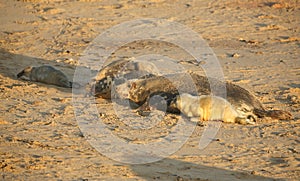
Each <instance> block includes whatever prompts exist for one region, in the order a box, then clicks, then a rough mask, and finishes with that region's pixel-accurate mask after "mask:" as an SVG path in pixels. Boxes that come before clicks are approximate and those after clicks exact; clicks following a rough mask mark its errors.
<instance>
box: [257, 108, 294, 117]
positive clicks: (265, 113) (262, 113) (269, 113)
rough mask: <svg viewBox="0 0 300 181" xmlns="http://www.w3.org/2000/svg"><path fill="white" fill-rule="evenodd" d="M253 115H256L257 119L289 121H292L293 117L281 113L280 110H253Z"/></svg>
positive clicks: (285, 112) (286, 112) (283, 112)
mask: <svg viewBox="0 0 300 181" xmlns="http://www.w3.org/2000/svg"><path fill="white" fill-rule="evenodd" d="M254 114H256V115H257V116H258V117H260V118H263V117H270V118H273V119H279V120H291V119H293V116H292V114H291V113H289V112H288V111H282V110H262V109H254Z"/></svg>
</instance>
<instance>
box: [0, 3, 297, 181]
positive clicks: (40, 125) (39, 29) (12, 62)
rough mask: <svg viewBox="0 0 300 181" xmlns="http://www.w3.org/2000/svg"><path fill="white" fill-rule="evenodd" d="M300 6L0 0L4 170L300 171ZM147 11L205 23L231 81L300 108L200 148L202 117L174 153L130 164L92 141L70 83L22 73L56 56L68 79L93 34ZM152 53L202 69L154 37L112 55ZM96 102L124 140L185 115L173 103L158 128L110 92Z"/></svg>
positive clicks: (225, 130) (141, 137) (175, 176)
mask: <svg viewBox="0 0 300 181" xmlns="http://www.w3.org/2000/svg"><path fill="white" fill-rule="evenodd" d="M299 5H300V3H299V1H297V0H296V1H292V0H285V1H284V0H277V1H262V0H256V1H248V0H247V1H238V0H230V1H221V0H220V1H219V0H218V1H188V0H186V1H171V0H170V1H169V0H150V1H124V0H120V1H116V0H114V1H106V0H104V1H97V0H90V1H88V0H86V1H85V0H79V1H70V2H64V1H60V0H56V1H38V0H21V1H0V14H1V15H0V27H1V28H0V29H1V31H0V45H1V47H0V77H1V78H0V97H1V105H0V112H1V114H0V127H1V128H0V154H1V159H0V172H1V177H0V179H1V180H298V179H299V177H300V169H299V168H300V147H299V140H300V139H299V138H300V129H299V127H300V111H299V110H300V106H299V103H300V60H299V57H300V56H299V46H300V43H299V41H300V35H299V24H300V6H299ZM141 18H162V19H166V20H169V21H174V22H178V23H181V24H183V25H185V26H187V27H189V28H190V29H192V30H193V31H194V32H196V33H198V34H200V35H201V36H202V37H203V38H204V39H205V40H206V41H207V43H208V44H209V46H210V47H211V48H212V50H213V51H214V52H215V54H216V56H217V57H218V60H219V62H220V65H221V67H222V69H223V73H224V77H225V79H226V80H227V81H230V82H233V83H235V84H238V85H240V86H242V87H244V88H246V89H247V90H249V91H251V92H252V93H253V94H254V95H255V96H257V98H258V99H259V100H260V101H261V102H262V103H263V105H264V106H265V107H266V108H268V109H282V110H286V111H290V112H291V113H292V114H293V116H294V119H293V120H281V121H278V120H270V119H264V120H262V121H261V122H260V123H259V124H256V125H249V126H242V125H237V124H222V125H221V127H220V129H219V131H218V133H217V135H216V136H215V137H214V138H213V141H212V142H211V143H210V144H209V145H208V146H207V147H206V148H205V149H202V150H200V149H199V147H198V144H199V140H200V137H201V134H202V133H203V130H204V129H205V127H203V126H197V127H196V128H195V131H194V133H193V134H192V135H191V136H190V138H189V140H188V141H187V142H186V144H184V146H183V147H181V148H180V149H179V150H178V151H176V152H175V153H174V154H171V155H169V156H167V157H166V158H164V159H162V160H160V161H157V162H154V163H147V164H136V165H133V164H125V163H121V162H117V161H115V160H113V159H110V158H108V157H106V156H105V155H104V154H102V153H100V152H98V151H97V150H96V149H95V148H94V147H93V146H91V145H90V144H89V143H88V141H87V139H86V138H85V137H84V134H83V133H82V131H80V128H79V126H78V123H77V120H76V118H75V114H74V106H73V102H72V89H67V88H61V87H57V86H52V85H46V84H42V83H36V82H28V81H24V80H20V79H17V78H16V74H17V73H18V72H19V71H21V70H22V69H23V68H24V67H26V66H28V65H36V66H38V65H43V64H49V65H52V66H55V67H56V68H59V69H60V70H62V71H64V72H65V73H66V74H67V76H68V77H69V78H70V80H72V78H73V75H74V71H75V69H76V67H77V66H82V67H84V68H86V69H88V68H89V67H86V65H83V64H80V62H79V59H80V57H81V56H82V55H83V54H84V50H85V49H86V48H87V47H88V45H89V44H90V43H91V42H92V41H93V40H94V38H96V37H97V36H98V35H99V34H100V33H102V32H104V31H106V30H107V29H109V28H111V27H113V26H114V25H118V24H120V23H122V22H126V21H131V20H137V19H141ZM118 36H120V37H121V36H126V32H124V33H123V34H118ZM147 53H156V54H162V55H165V56H169V57H171V58H173V59H175V60H178V62H181V63H180V64H182V65H184V67H185V68H186V69H189V68H191V69H194V71H197V70H199V72H201V71H200V69H197V68H195V65H194V64H193V61H192V60H193V58H192V57H191V56H190V55H189V54H188V53H187V52H185V51H183V50H181V49H180V48H178V47H176V46H173V45H170V44H168V43H162V42H153V41H150V40H149V41H142V42H132V43H130V44H128V45H126V46H123V47H121V48H120V49H118V50H117V51H116V52H115V54H114V55H113V56H111V57H110V59H111V60H118V59H120V60H122V59H126V58H131V57H136V56H140V55H143V54H147ZM187 60H191V61H187ZM182 62H183V63H182ZM94 71H96V70H94ZM96 105H97V108H98V111H99V113H100V115H101V118H102V120H103V122H104V123H105V124H106V125H107V126H108V127H109V129H110V130H111V131H113V132H114V134H115V135H118V136H120V137H122V138H124V139H125V138H126V139H127V142H128V143H138V144H141V145H143V144H147V143H148V142H149V141H153V140H154V141H155V140H157V139H158V138H164V137H165V136H166V135H167V134H168V133H169V130H171V129H172V127H173V126H174V125H176V123H177V119H178V118H180V116H178V115H171V114H168V115H166V116H165V117H164V118H163V120H162V121H161V122H159V123H158V124H157V126H155V128H153V129H149V130H146V131H144V132H143V131H139V130H130V129H128V126H127V125H126V124H124V123H123V122H120V121H118V118H117V117H116V115H115V112H114V109H113V105H112V104H111V102H110V101H107V100H104V99H97V100H96ZM129 111H130V110H129ZM95 114H96V113H95ZM125 114H126V112H125ZM150 120H151V119H150ZM108 147H109V146H108ZM109 149H113V147H111V148H110V147H109ZM158 149H159V148H158ZM121 151H122V150H120V152H121ZM129 155H130V154H129Z"/></svg>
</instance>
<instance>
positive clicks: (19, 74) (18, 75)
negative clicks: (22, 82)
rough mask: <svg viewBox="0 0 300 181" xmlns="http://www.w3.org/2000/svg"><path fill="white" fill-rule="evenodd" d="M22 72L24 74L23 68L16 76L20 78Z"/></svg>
mask: <svg viewBox="0 0 300 181" xmlns="http://www.w3.org/2000/svg"><path fill="white" fill-rule="evenodd" d="M23 74H24V70H23V71H22V72H20V73H18V74H17V77H18V78H20V77H22V75H23Z"/></svg>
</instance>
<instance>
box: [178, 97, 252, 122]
mask: <svg viewBox="0 0 300 181" xmlns="http://www.w3.org/2000/svg"><path fill="white" fill-rule="evenodd" d="M174 104H175V106H176V107H177V108H178V109H179V110H180V111H181V113H183V114H184V115H185V116H187V117H191V118H194V117H199V118H200V120H201V121H210V120H221V121H223V122H225V123H240V124H255V118H254V117H255V116H254V115H252V114H249V115H241V114H239V113H238V112H237V111H236V110H235V109H234V108H233V106H232V105H231V104H230V103H229V102H228V101H226V100H225V99H223V98H221V97H217V96H209V95H202V96H192V95H190V94H186V93H183V94H180V95H178V96H177V99H176V101H175V103H174Z"/></svg>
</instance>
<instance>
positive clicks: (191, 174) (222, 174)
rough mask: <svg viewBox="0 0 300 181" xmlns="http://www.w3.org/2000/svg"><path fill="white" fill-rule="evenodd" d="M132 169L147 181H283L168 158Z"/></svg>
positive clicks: (135, 166)
mask: <svg viewBox="0 0 300 181" xmlns="http://www.w3.org/2000/svg"><path fill="white" fill-rule="evenodd" d="M130 168H131V169H132V171H134V172H135V173H136V174H137V176H138V177H141V178H143V179H145V180H182V181H185V180H199V181H215V180H225V181H226V180H228V181H237V180H249V181H250V180H251V181H254V180H255V181H271V180H272V181H274V180H281V179H274V178H270V177H263V176H259V175H255V174H251V173H247V172H239V171H231V170H225V169H221V168H216V167H209V166H204V165H199V164H195V163H190V162H186V161H181V160H175V159H170V158H166V159H163V160H160V161H158V162H154V163H148V164H140V165H131V166H130Z"/></svg>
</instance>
